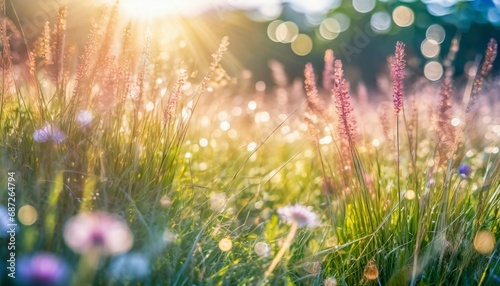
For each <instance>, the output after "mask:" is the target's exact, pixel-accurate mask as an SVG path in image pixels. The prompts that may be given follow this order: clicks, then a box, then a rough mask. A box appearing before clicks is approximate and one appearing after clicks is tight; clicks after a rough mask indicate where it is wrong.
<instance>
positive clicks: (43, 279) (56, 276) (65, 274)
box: [17, 252, 70, 286]
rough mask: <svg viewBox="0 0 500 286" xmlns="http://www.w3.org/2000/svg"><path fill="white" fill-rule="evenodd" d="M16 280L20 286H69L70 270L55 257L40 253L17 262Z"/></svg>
mask: <svg viewBox="0 0 500 286" xmlns="http://www.w3.org/2000/svg"><path fill="white" fill-rule="evenodd" d="M17 278H18V279H19V282H20V284H21V285H40V286H54V285H69V282H70V281H69V280H70V270H69V267H68V266H67V265H66V263H64V262H63V261H62V260H61V259H59V258H58V257H57V256H54V255H53V254H51V253H48V252H40V253H37V254H34V255H32V256H30V257H22V258H21V259H20V260H19V264H18V277H17Z"/></svg>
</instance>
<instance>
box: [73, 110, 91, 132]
mask: <svg viewBox="0 0 500 286" xmlns="http://www.w3.org/2000/svg"><path fill="white" fill-rule="evenodd" d="M92 119H93V116H92V113H91V112H90V111H88V110H80V111H79V112H78V114H77V115H76V123H77V124H78V126H80V128H87V127H89V126H90V124H91V123H92Z"/></svg>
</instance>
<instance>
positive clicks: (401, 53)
mask: <svg viewBox="0 0 500 286" xmlns="http://www.w3.org/2000/svg"><path fill="white" fill-rule="evenodd" d="M404 57H405V45H404V44H403V43H401V42H397V43H396V51H395V52H394V56H393V57H391V59H390V64H391V77H392V85H393V87H392V90H393V94H392V96H393V101H394V111H395V112H396V114H399V112H400V111H401V109H402V108H403V91H404V84H403V80H404V78H405V66H406V61H405V59H404Z"/></svg>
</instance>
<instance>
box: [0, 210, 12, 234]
mask: <svg viewBox="0 0 500 286" xmlns="http://www.w3.org/2000/svg"><path fill="white" fill-rule="evenodd" d="M9 218H10V217H9V213H8V212H7V208H6V207H5V206H3V205H0V237H5V236H7V235H8V233H7V231H8V230H9V229H10V227H9V224H10V221H9Z"/></svg>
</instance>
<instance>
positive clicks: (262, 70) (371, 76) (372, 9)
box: [6, 0, 500, 87]
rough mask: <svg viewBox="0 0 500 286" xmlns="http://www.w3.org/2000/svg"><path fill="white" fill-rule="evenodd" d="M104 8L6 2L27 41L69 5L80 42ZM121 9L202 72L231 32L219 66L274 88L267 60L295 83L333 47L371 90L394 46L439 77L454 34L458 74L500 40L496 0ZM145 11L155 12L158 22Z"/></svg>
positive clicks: (52, 1) (323, 0)
mask: <svg viewBox="0 0 500 286" xmlns="http://www.w3.org/2000/svg"><path fill="white" fill-rule="evenodd" d="M104 2H106V1H105V0H90V1H73V0H10V1H7V5H6V6H7V7H6V8H7V16H8V17H9V18H11V19H12V20H13V22H14V23H15V24H16V26H18V27H19V28H22V29H21V30H22V32H23V34H24V37H25V38H26V39H27V42H28V44H29V43H33V42H34V41H35V40H36V37H37V35H38V34H39V32H40V31H41V30H42V29H43V26H44V23H45V21H48V20H52V19H53V17H54V15H55V14H56V9H57V7H58V6H60V5H68V6H69V17H68V19H69V23H68V30H69V31H70V33H69V35H70V36H72V37H73V38H74V40H77V41H78V42H79V43H80V45H83V43H84V42H85V38H86V33H87V31H88V28H89V26H90V25H92V24H94V23H95V21H96V18H97V17H98V13H95V10H96V9H100V8H99V7H101V6H102V4H103V3H104ZM108 2H109V1H108ZM111 2H114V1H111ZM130 3H133V4H130ZM121 4H123V5H122V6H123V7H125V9H123V11H122V13H123V14H125V15H126V14H127V9H131V10H133V12H134V17H137V15H138V14H140V13H138V11H139V12H140V11H141V9H144V14H145V15H148V16H147V17H144V18H143V19H139V20H140V22H143V24H144V25H142V26H140V27H139V28H140V29H144V31H146V29H147V28H146V27H149V28H150V29H153V30H159V31H161V32H162V33H163V35H168V37H169V38H171V39H175V41H176V42H173V43H174V44H178V45H179V47H180V48H186V53H189V54H190V56H191V57H192V58H193V61H195V62H196V64H195V66H198V67H199V66H207V63H208V62H209V61H210V59H209V58H203V57H204V56H205V55H207V54H210V53H209V51H211V50H213V49H214V47H216V45H217V43H218V41H219V39H220V38H222V36H224V35H228V36H229V37H230V39H231V49H230V55H229V56H228V57H227V58H226V59H225V64H224V68H225V69H226V70H227V71H228V73H229V74H230V75H232V76H239V75H241V73H242V72H243V71H244V70H248V71H250V72H251V73H252V75H253V79H254V80H255V81H264V82H266V84H268V85H272V84H273V81H272V75H271V74H272V73H271V69H270V68H269V66H268V63H269V61H270V60H272V59H274V60H277V61H278V62H281V63H282V64H284V67H285V72H286V74H287V75H288V76H289V77H290V78H294V77H298V76H301V74H302V73H303V67H304V64H305V63H306V62H312V63H313V64H314V66H315V68H316V69H317V70H318V69H321V68H322V67H323V55H324V51H325V50H326V49H333V50H334V52H335V57H336V58H339V59H342V60H343V61H344V63H345V65H346V74H347V77H348V78H349V79H350V81H351V83H352V84H353V85H356V84H357V83H358V82H360V81H362V82H364V83H366V84H367V85H368V86H371V87H374V86H376V82H377V78H376V76H377V74H379V73H380V72H384V71H386V69H387V64H386V62H387V61H386V60H387V59H386V57H387V56H388V55H389V54H390V53H391V52H392V51H393V49H394V44H395V42H396V41H398V40H399V41H403V42H404V43H406V45H407V51H408V54H409V62H408V64H409V65H408V66H409V69H410V74H414V75H417V76H419V75H425V76H426V77H427V78H428V79H430V80H438V79H440V78H441V76H442V73H443V67H442V63H443V60H444V59H445V58H446V55H447V54H448V52H449V49H450V45H451V42H452V39H453V38H455V37H456V38H457V39H459V40H460V49H459V51H458V54H457V56H456V59H455V61H454V63H453V65H454V67H455V75H456V76H460V75H462V74H463V73H464V72H467V71H468V68H470V67H472V66H474V65H473V63H474V61H476V62H477V61H479V58H477V55H478V54H482V53H483V51H484V49H485V47H486V44H487V42H488V40H489V38H492V37H493V38H497V39H499V38H500V1H499V0H475V1H459V0H425V1H416V0H405V1H392V0H308V1H306V0H285V1H284V0H269V1H263V0H257V1H242V0H184V1H166V0H165V1H161V0H158V1H156V0H144V1H135V2H133V0H121ZM127 5H128V6H127ZM134 5H135V6H134ZM147 9H154V10H152V11H154V12H155V15H153V13H152V11H148V10H147ZM131 14H132V13H131ZM172 23H175V24H172ZM172 35H175V36H172ZM202 55H203V56H202ZM498 66H499V65H495V69H496V70H495V71H493V73H494V74H495V73H497V71H498ZM247 74H248V73H247Z"/></svg>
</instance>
